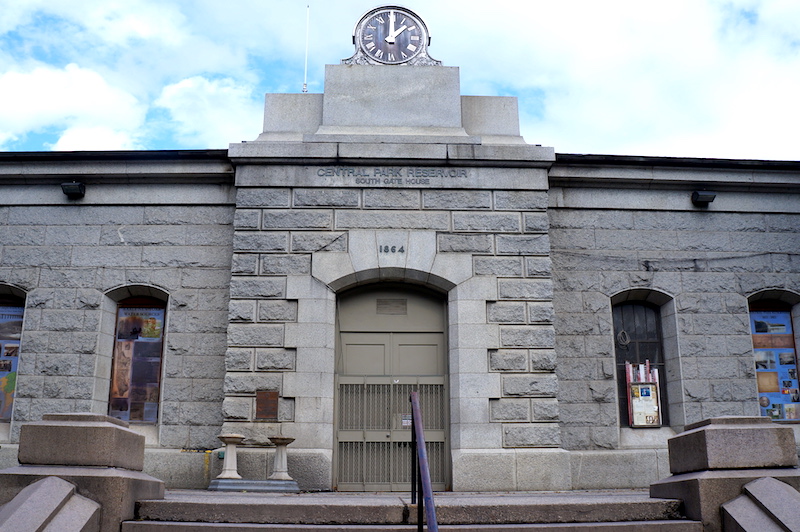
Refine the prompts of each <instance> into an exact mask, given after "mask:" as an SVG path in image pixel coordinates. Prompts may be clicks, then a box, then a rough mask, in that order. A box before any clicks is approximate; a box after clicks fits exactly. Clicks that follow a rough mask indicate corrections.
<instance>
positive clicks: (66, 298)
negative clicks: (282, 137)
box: [0, 185, 234, 449]
mask: <svg viewBox="0 0 800 532" xmlns="http://www.w3.org/2000/svg"><path fill="white" fill-rule="evenodd" d="M141 187H142V188H140V189H139V193H140V195H137V194H134V195H133V197H138V198H147V199H146V201H144V202H137V201H136V200H135V199H132V198H131V201H126V204H125V205H99V204H93V202H92V201H91V200H90V199H89V198H88V197H87V198H86V200H82V201H79V202H74V203H72V204H69V203H67V204H62V205H46V204H45V205H12V206H6V207H0V286H2V285H4V286H6V287H13V289H14V291H15V292H16V293H18V294H23V295H24V296H25V307H26V308H25V317H24V329H23V343H22V347H21V353H20V359H19V371H18V379H17V392H16V397H15V401H14V411H13V422H12V424H11V428H12V430H11V433H10V440H11V441H16V439H17V437H18V431H19V424H20V423H21V422H25V421H37V420H40V419H41V416H42V414H45V413H51V412H97V413H103V414H105V413H107V412H108V394H109V379H110V375H111V352H112V349H113V334H114V327H115V313H116V302H117V301H119V300H121V299H124V298H125V297H130V296H154V297H157V298H158V299H161V300H163V301H165V302H166V306H167V315H166V316H167V317H166V321H167V324H166V328H165V333H164V342H165V344H164V353H163V367H162V372H163V373H162V384H161V398H160V399H161V408H160V423H159V425H158V426H157V427H153V430H151V431H149V432H148V433H147V435H148V445H158V446H161V447H171V448H190V449H191V448H213V447H216V446H217V445H218V441H217V438H216V436H217V435H218V434H219V432H220V426H221V424H222V412H221V408H220V404H221V402H222V399H223V378H224V372H225V367H224V364H225V351H226V331H227V327H228V290H229V283H230V269H231V243H232V238H233V230H232V224H233V214H234V209H233V206H232V205H230V206H228V205H225V201H224V198H226V197H227V196H228V195H229V194H228V193H227V192H226V191H225V190H224V188H223V189H220V188H219V187H217V186H214V187H213V189H212V190H211V191H209V194H210V195H211V196H216V197H218V198H215V200H216V199H219V200H220V201H219V203H217V204H216V205H208V204H194V205H185V204H181V201H180V197H181V196H182V195H183V194H182V192H181V187H180V186H176V187H175V188H172V189H171V190H170V191H169V192H165V191H164V190H162V191H161V192H160V194H161V197H160V198H159V199H160V200H161V201H156V202H153V201H152V198H148V197H147V194H146V191H147V190H148V188H147V187H146V186H145V185H141ZM99 188H100V185H95V186H94V191H97V190H98V189H99ZM103 188H106V189H109V192H110V193H111V195H112V196H113V194H114V190H113V185H106V186H104V187H103ZM53 190H54V191H56V193H57V194H60V190H58V186H57V185H55V186H54V187H53ZM90 190H91V186H90ZM143 191H144V192H143ZM120 194H122V195H123V196H124V195H125V192H124V191H122V192H120ZM212 201H213V200H212ZM137 203H138V204H137Z"/></svg>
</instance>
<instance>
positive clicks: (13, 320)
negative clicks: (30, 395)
mask: <svg viewBox="0 0 800 532" xmlns="http://www.w3.org/2000/svg"><path fill="white" fill-rule="evenodd" d="M24 312H25V309H24V308H23V307H6V306H3V307H0V421H11V410H12V409H13V408H14V392H15V391H16V388H17V361H18V360H19V342H20V338H22V315H23V313H24Z"/></svg>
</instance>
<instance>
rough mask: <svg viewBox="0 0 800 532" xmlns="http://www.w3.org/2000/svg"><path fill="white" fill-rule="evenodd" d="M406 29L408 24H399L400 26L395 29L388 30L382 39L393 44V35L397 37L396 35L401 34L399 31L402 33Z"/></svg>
mask: <svg viewBox="0 0 800 532" xmlns="http://www.w3.org/2000/svg"><path fill="white" fill-rule="evenodd" d="M390 29H391V28H390ZM407 29H408V26H405V25H403V26H400V28H398V29H397V30H394V31H390V32H389V35H387V36H386V39H384V40H385V41H386V42H388V43H389V44H394V39H395V37H397V36H398V35H400V34H401V33H403V32H404V31H406V30H407Z"/></svg>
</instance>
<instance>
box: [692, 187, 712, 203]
mask: <svg viewBox="0 0 800 532" xmlns="http://www.w3.org/2000/svg"><path fill="white" fill-rule="evenodd" d="M716 197H717V195H716V194H715V193H713V192H707V191H705V190H696V191H694V192H692V203H693V204H694V205H695V206H697V207H708V204H709V203H711V202H712V201H714V198H716Z"/></svg>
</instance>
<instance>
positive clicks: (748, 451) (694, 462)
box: [650, 417, 800, 532]
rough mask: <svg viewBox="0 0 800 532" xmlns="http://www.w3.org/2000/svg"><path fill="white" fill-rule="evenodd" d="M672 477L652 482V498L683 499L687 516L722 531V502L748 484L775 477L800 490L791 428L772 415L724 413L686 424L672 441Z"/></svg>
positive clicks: (706, 527) (708, 531)
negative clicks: (729, 415) (752, 415)
mask: <svg viewBox="0 0 800 532" xmlns="http://www.w3.org/2000/svg"><path fill="white" fill-rule="evenodd" d="M668 445H669V459H670V471H671V472H672V473H673V475H672V476H671V477H669V478H666V479H664V480H660V481H658V482H655V483H654V484H651V485H650V496H651V497H661V498H668V499H681V500H683V502H684V506H685V510H686V517H688V518H689V519H695V520H700V521H702V522H703V527H704V530H705V531H706V532H718V531H722V519H721V514H720V506H722V504H724V503H726V502H728V501H730V500H732V499H734V498H736V497H738V496H739V495H740V494H741V493H742V488H743V487H744V485H745V484H747V483H749V482H752V481H754V480H756V479H759V478H762V477H772V478H775V479H778V480H780V481H783V482H785V483H786V484H788V485H790V486H792V487H794V488H795V489H800V469H798V468H797V451H796V447H795V438H794V432H793V431H792V429H791V427H788V426H781V425H778V424H776V423H773V422H771V421H770V420H769V419H768V418H760V417H720V418H712V419H708V420H704V421H701V422H698V423H694V424H692V425H687V426H686V431H685V432H682V433H681V434H678V435H677V436H675V437H674V438H672V439H670V440H669V443H668Z"/></svg>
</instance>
